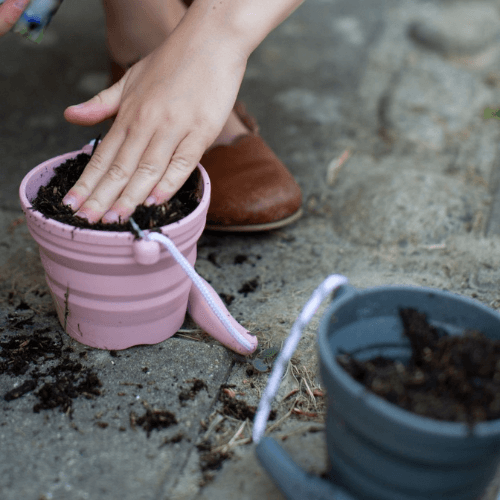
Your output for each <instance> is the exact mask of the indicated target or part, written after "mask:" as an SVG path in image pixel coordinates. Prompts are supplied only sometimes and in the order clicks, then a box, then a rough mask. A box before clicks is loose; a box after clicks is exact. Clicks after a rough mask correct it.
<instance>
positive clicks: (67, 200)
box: [62, 195, 76, 210]
mask: <svg viewBox="0 0 500 500" xmlns="http://www.w3.org/2000/svg"><path fill="white" fill-rule="evenodd" d="M62 202H63V205H66V206H68V207H69V208H71V209H73V210H74V209H75V206H76V198H75V197H74V196H72V195H69V196H65V197H64V198H63V201H62Z"/></svg>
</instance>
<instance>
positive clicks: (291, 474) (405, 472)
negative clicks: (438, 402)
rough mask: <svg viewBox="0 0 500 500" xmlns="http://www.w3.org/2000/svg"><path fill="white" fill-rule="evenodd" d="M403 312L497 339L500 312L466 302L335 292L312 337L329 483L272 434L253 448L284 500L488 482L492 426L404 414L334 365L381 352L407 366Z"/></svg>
mask: <svg viewBox="0 0 500 500" xmlns="http://www.w3.org/2000/svg"><path fill="white" fill-rule="evenodd" d="M407 307H411V308H414V309H417V310H418V311H420V312H423V313H425V314H426V315H427V320H428V321H429V322H430V323H431V324H432V325H433V326H435V327H436V328H438V329H440V330H442V331H446V332H447V333H448V334H450V335H461V334H462V333H463V330H464V329H478V330H480V331H481V332H483V333H484V334H485V335H486V336H488V337H490V338H494V339H500V314H498V313H497V312H495V311H494V310H492V309H490V308H488V307H486V306H484V305H482V304H481V303H479V302H477V301H475V300H472V299H469V298H466V297H462V296H459V295H456V294H453V293H449V292H445V291H442V290H437V289H431V288H422V287H412V286H384V287H377V288H369V289H366V290H362V291H357V290H356V289H355V288H353V287H351V286H348V285H345V286H342V287H341V288H339V290H338V291H337V294H336V295H335V298H334V299H333V301H332V303H331V305H330V306H329V307H328V309H327V311H326V312H325V314H324V316H323V318H322V321H321V324H320V328H319V337H318V344H319V355H320V371H321V378H322V380H323V383H324V385H325V387H326V391H327V397H328V409H327V420H326V439H327V449H328V458H329V463H330V465H329V471H328V477H329V479H330V481H326V480H321V479H319V478H316V477H313V476H311V475H308V474H306V473H305V472H303V471H302V470H301V469H300V468H298V467H297V466H296V465H295V463H294V462H293V461H292V460H291V459H290V458H289V457H288V455H287V454H286V453H285V452H284V451H283V450H282V448H281V447H280V446H279V445H278V444H277V443H276V442H275V441H273V440H272V439H271V438H262V440H261V441H260V442H259V444H258V445H257V455H258V457H259V460H260V461H261V463H262V464H263V466H264V467H265V468H266V470H267V471H268V473H269V474H270V475H271V477H272V478H273V479H274V481H275V482H276V483H277V484H278V486H279V487H280V489H281V490H282V491H283V493H284V494H285V495H286V496H287V498H289V499H296V500H299V499H300V500H304V499H306V498H311V499H337V500H340V499H346V498H356V499H359V500H437V499H439V500H444V499H449V500H475V499H477V498H479V497H480V496H481V495H482V494H483V493H484V491H485V489H486V487H487V486H488V484H489V482H490V481H491V480H492V479H493V477H494V474H495V471H496V468H497V466H498V463H499V461H500V420H494V421H489V422H484V423H480V424H477V425H475V426H474V428H473V430H472V432H471V431H469V429H468V427H467V426H466V425H465V424H462V423H451V422H443V421H438V420H434V419H430V418H425V417H422V416H419V415H416V414H413V413H410V412H408V411H406V410H403V409H401V408H399V407H397V406H395V405H393V404H391V403H389V402H387V401H385V400H384V399H382V398H380V397H378V396H376V395H375V394H373V393H370V392H368V391H367V390H366V388H365V387H364V386H362V385H361V384H359V383H358V382H356V381H355V380H354V379H352V378H351V377H350V376H349V375H348V374H347V373H346V372H345V371H344V370H343V369H342V368H341V366H340V365H339V364H338V363H337V361H336V359H335V358H336V356H337V354H339V349H340V350H345V351H348V352H350V353H354V355H355V357H356V358H357V359H368V358H372V357H374V356H377V355H384V356H387V357H391V358H394V359H399V360H401V361H402V362H403V363H405V362H407V361H408V360H409V358H410V355H411V350H410V344H409V341H408V339H406V338H405V337H403V335H402V332H403V324H402V321H401V319H400V317H399V314H398V310H399V309H400V308H407Z"/></svg>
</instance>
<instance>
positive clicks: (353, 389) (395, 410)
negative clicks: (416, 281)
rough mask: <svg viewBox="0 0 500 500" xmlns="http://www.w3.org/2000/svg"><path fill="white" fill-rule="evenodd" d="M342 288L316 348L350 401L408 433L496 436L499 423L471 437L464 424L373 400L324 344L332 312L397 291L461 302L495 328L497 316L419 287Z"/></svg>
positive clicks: (475, 429) (324, 320)
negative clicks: (482, 314)
mask: <svg viewBox="0 0 500 500" xmlns="http://www.w3.org/2000/svg"><path fill="white" fill-rule="evenodd" d="M342 288H347V290H348V291H347V293H346V294H345V296H342V297H339V298H337V299H336V298H333V299H332V301H331V303H330V305H329V306H328V308H327V310H326V311H325V313H324V314H323V316H322V318H321V321H320V325H319V330H318V347H319V356H320V360H321V365H322V368H323V369H325V370H326V371H328V372H329V373H330V375H331V376H332V377H333V378H334V379H335V380H336V382H337V383H338V384H340V385H341V386H342V388H343V389H344V390H346V391H347V392H348V393H350V394H351V396H352V397H354V398H356V399H362V400H363V401H364V402H365V404H366V405H367V407H368V408H369V409H371V410H372V411H373V412H375V413H376V414H378V416H379V417H382V418H386V419H387V420H389V421H393V422H394V424H395V425H399V426H404V427H406V428H408V430H413V431H417V432H426V433H429V434H435V435H439V436H443V437H449V438H460V439H462V438H467V437H472V436H473V437H475V438H481V439H483V438H488V437H498V436H499V435H500V419H497V420H492V421H489V422H481V423H479V424H475V425H474V427H473V431H472V436H471V432H470V430H469V428H468V426H467V424H465V423H461V422H443V421H440V420H435V419H432V418H429V417H424V416H421V415H417V414H415V413H412V412H410V411H408V410H405V409H403V408H401V407H399V406H397V405H395V404H392V403H390V402H388V401H386V400H385V399H383V398H381V397H380V396H377V395H376V394H374V393H372V392H370V391H369V390H368V389H367V388H366V387H365V386H364V385H362V384H361V383H359V382H357V381H356V380H354V379H353V378H352V377H351V376H350V375H348V374H347V373H346V372H345V371H344V369H343V368H342V367H341V366H340V365H339V364H338V363H337V361H336V359H335V355H334V353H333V352H331V349H330V347H329V343H328V338H329V335H328V326H329V324H330V320H331V317H332V316H334V314H335V311H337V310H338V309H340V308H341V307H343V306H344V305H347V304H348V303H349V302H351V301H353V300H356V298H357V297H359V296H362V295H365V296H366V295H371V294H379V293H381V292H387V291H397V290H400V291H403V290H404V291H410V292H416V293H427V294H429V293H431V294H434V295H437V296H440V297H442V298H444V299H448V300H455V301H459V302H462V303H463V302H465V303H468V304H469V305H471V306H474V307H477V308H479V309H481V310H482V311H483V312H485V313H487V314H489V315H491V316H494V317H496V319H497V320H498V322H499V326H500V313H498V312H496V311H495V310H493V309H491V308H490V307H488V306H485V305H484V304H482V303H481V302H479V301H477V300H475V299H472V298H470V297H465V296H463V295H460V294H458V293H454V292H450V291H447V290H442V289H439V288H431V287H422V286H418V285H382V286H376V287H369V288H364V289H357V288H355V287H353V286H352V285H348V286H347V287H346V286H343V287H340V289H342Z"/></svg>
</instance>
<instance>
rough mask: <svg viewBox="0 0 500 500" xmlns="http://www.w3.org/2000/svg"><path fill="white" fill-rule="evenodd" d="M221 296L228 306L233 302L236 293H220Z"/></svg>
mask: <svg viewBox="0 0 500 500" xmlns="http://www.w3.org/2000/svg"><path fill="white" fill-rule="evenodd" d="M219 297H220V298H221V299H222V301H223V302H224V304H226V306H230V305H231V304H232V303H233V300H234V295H231V294H229V293H219Z"/></svg>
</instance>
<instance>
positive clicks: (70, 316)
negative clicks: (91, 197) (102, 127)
mask: <svg viewBox="0 0 500 500" xmlns="http://www.w3.org/2000/svg"><path fill="white" fill-rule="evenodd" d="M91 149H92V148H91V147H90V146H86V147H84V148H83V149H82V150H81V151H76V152H72V153H67V154H64V155H61V156H58V157H56V158H53V159H51V160H48V161H46V162H44V163H42V164H41V165H38V166H37V167H35V168H34V169H33V170H32V171H31V172H29V173H28V174H27V175H26V177H25V178H24V180H23V181H22V183H21V187H20V193H19V194H20V199H21V205H22V209H23V212H24V213H25V215H26V220H27V225H28V229H29V231H30V233H31V235H32V236H33V238H34V239H35V241H36V242H37V243H38V246H39V249H40V257H41V260H42V265H43V267H44V269H45V274H46V279H47V283H48V286H49V289H50V293H51V294H52V298H53V300H54V303H55V306H56V309H57V315H58V317H59V321H60V323H61V325H62V326H63V328H64V330H65V331H66V332H67V333H68V334H69V335H70V336H71V337H72V338H74V339H75V340H77V341H78V342H81V343H83V344H86V345H89V346H92V347H98V348H101V349H113V350H115V349H125V348H127V347H131V346H133V345H138V344H155V343H158V342H161V341H163V340H165V339H167V338H169V337H171V336H172V335H173V334H174V333H175V332H177V330H178V329H179V328H180V327H181V325H182V323H183V321H184V317H185V314H186V310H187V308H188V300H189V297H190V292H191V289H192V288H194V287H192V281H191V280H190V279H189V278H188V276H187V275H186V273H185V271H184V270H183V269H182V268H181V266H180V265H179V264H178V263H177V261H176V260H175V259H174V258H173V257H172V255H171V254H170V253H169V252H168V251H166V250H165V248H161V246H160V245H159V244H158V243H157V242H154V241H144V240H137V239H135V237H134V235H133V234H132V233H131V232H111V231H95V230H90V229H78V228H75V227H73V226H70V225H67V224H63V223H61V222H57V221H55V220H52V219H47V218H45V217H44V216H43V215H42V214H41V213H40V212H38V211H36V210H34V209H33V208H32V205H31V201H30V200H33V199H34V198H35V197H36V196H37V193H38V189H39V188H40V186H42V185H46V184H47V183H48V182H49V180H50V179H51V178H52V176H53V175H54V169H55V167H57V166H59V165H61V164H62V163H64V162H65V161H66V160H68V159H69V158H74V157H75V156H77V155H78V154H80V153H82V152H85V153H88V154H90V152H91ZM198 169H199V171H200V173H201V182H200V184H201V186H200V192H202V195H201V200H200V203H199V205H198V207H197V208H196V209H195V210H194V211H193V212H192V213H191V214H190V215H188V216H187V217H185V218H184V219H182V220H180V221H178V222H175V223H173V224H169V225H167V226H164V227H162V228H161V231H162V233H163V234H164V235H166V236H168V238H170V240H171V241H173V242H174V244H175V245H176V246H177V248H178V250H179V251H180V252H181V253H182V255H183V256H184V257H185V258H186V259H187V260H188V262H189V264H191V266H193V265H194V263H195V261H196V250H197V248H196V244H197V241H198V239H199V237H200V236H201V233H202V232H203V230H204V228H205V222H206V216H207V211H208V206H209V202H210V180H209V178H208V175H207V172H206V171H205V169H204V168H203V167H202V166H201V165H199V164H198ZM204 283H205V284H206V285H207V286H208V287H209V285H208V284H207V283H206V282H204ZM209 289H210V293H212V294H213V295H214V296H215V298H216V300H217V299H218V300H217V302H218V304H219V306H221V305H222V307H223V308H224V306H223V304H222V302H221V301H220V299H219V298H218V296H217V294H216V293H215V292H214V291H213V289H211V288H210V287H209ZM191 297H194V301H195V302H196V304H191V309H193V308H194V309H195V310H197V311H195V313H196V312H198V314H195V315H194V316H196V317H195V318H194V319H195V320H196V321H197V322H198V324H200V323H201V324H200V326H202V327H204V326H205V325H204V324H203V323H207V322H208V323H210V322H211V323H210V324H211V325H212V327H213V324H214V319H213V315H212V317H210V314H211V312H210V311H209V310H208V309H207V308H206V307H205V304H200V303H201V302H202V300H203V299H202V297H201V295H200V294H199V293H194V294H193V293H192V292H191ZM200 311H201V313H200ZM224 312H225V314H226V315H227V316H228V317H229V318H230V319H231V320H232V324H233V325H234V326H236V327H237V328H238V329H239V331H240V333H241V334H243V335H246V336H247V337H248V338H251V339H252V340H251V341H252V346H253V345H255V347H252V348H251V350H249V349H248V348H247V349H243V350H242V349H240V347H239V346H238V345H231V342H230V340H231V339H229V342H224V339H223V338H222V337H221V338H219V337H217V335H213V336H215V337H216V338H218V339H219V340H221V341H222V342H223V343H225V344H226V345H228V347H230V348H232V349H233V350H236V351H238V352H242V353H244V354H248V353H249V352H250V351H253V350H254V349H255V348H256V346H257V341H256V338H255V337H253V336H251V335H249V334H248V332H247V331H246V330H245V329H244V328H243V327H241V325H238V324H237V323H236V321H235V320H234V319H233V318H231V317H230V315H229V313H228V312H227V310H226V309H225V308H224ZM215 322H217V320H215ZM212 329H214V327H213V328H212ZM216 329H217V325H216V326H215V330H216ZM208 333H211V334H212V333H213V332H211V331H209V332H208ZM216 333H217V332H216ZM247 334H248V335H247ZM233 344H234V342H233Z"/></svg>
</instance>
